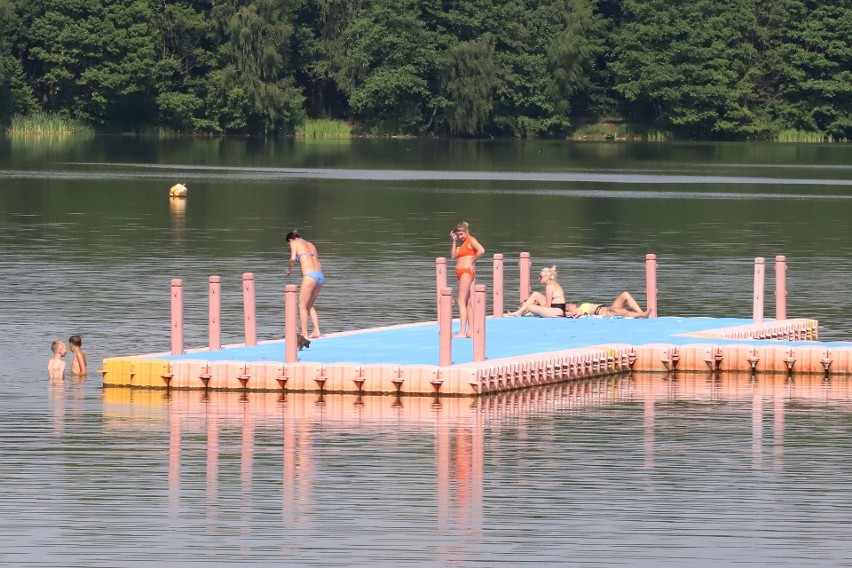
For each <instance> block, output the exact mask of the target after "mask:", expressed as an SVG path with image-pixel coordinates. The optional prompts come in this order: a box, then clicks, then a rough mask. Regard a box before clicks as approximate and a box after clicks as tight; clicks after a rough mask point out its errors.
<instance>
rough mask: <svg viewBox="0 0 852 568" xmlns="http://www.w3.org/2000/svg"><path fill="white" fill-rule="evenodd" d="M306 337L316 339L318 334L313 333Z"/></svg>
mask: <svg viewBox="0 0 852 568" xmlns="http://www.w3.org/2000/svg"><path fill="white" fill-rule="evenodd" d="M308 337H310V338H311V339H316V338H317V337H320V332H318V331H315V332H313V333H312V334H310V335H309V336H308Z"/></svg>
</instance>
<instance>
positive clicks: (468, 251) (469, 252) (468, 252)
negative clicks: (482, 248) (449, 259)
mask: <svg viewBox="0 0 852 568" xmlns="http://www.w3.org/2000/svg"><path fill="white" fill-rule="evenodd" d="M456 256H476V251H475V250H474V248H473V245H471V244H470V239H465V241H464V242H463V243H462V244H461V246H460V247H459V250H458V251H457V252H456Z"/></svg>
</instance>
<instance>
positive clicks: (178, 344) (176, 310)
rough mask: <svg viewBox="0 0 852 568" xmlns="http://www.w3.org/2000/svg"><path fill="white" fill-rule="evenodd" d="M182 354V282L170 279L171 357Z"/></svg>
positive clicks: (177, 279)
mask: <svg viewBox="0 0 852 568" xmlns="http://www.w3.org/2000/svg"><path fill="white" fill-rule="evenodd" d="M182 354H183V280H181V279H180V278H172V355H182Z"/></svg>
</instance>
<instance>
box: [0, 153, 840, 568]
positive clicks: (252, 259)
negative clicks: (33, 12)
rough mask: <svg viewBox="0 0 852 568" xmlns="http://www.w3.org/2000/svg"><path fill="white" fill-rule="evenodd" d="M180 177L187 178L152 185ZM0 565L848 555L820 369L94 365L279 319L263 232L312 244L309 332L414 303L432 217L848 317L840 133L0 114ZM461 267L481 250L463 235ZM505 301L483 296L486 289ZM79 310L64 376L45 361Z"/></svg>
mask: <svg viewBox="0 0 852 568" xmlns="http://www.w3.org/2000/svg"><path fill="white" fill-rule="evenodd" d="M176 182H184V183H186V184H187V185H188V186H189V188H190V193H189V198H188V199H187V200H186V201H185V202H180V203H178V204H173V203H170V202H169V200H168V198H167V192H168V188H169V187H170V186H171V185H172V184H174V183H176ZM0 219H2V224H0V276H2V278H0V337H3V344H2V347H0V358H2V364H0V535H2V538H0V563H2V564H4V565H20V566H148V565H152V564H154V563H162V564H165V565H170V566H178V565H190V564H198V563H212V564H222V565H225V564H228V565H232V564H236V563H240V564H242V563H246V564H248V563H252V564H262V565H273V564H274V565H293V566H296V565H324V566H327V565H348V566H368V565H369V566H376V565H411V566H426V565H442V564H451V563H471V564H474V563H475V564H478V565H485V566H488V565H493V564H497V563H509V564H527V563H538V564H544V565H548V564H567V563H575V564H578V565H584V566H614V565H630V566H636V565H646V566H654V565H661V564H669V565H684V564H687V563H689V564H691V565H697V566H718V565H732V564H754V565H772V566H780V565H786V566H828V565H837V566H841V565H850V564H852V542H850V541H849V539H848V536H847V535H848V524H849V522H850V521H852V500H851V499H850V498H849V493H850V490H852V473H850V468H849V458H848V456H849V453H850V446H852V419H851V418H852V417H850V405H852V384H850V381H849V380H848V379H846V378H833V379H832V380H831V381H823V380H821V379H819V378H808V377H797V378H796V379H795V380H792V381H788V380H786V379H785V378H783V377H782V378H778V377H771V376H758V377H756V378H755V379H751V378H749V377H742V376H728V375H723V376H720V377H714V376H711V375H707V376H704V375H680V376H672V377H664V376H661V375H654V376H647V375H637V376H635V377H627V376H625V377H617V378H612V379H610V380H606V381H590V382H584V383H580V384H573V385H564V386H559V387H554V388H549V389H542V390H536V391H530V392H525V393H517V394H512V395H505V396H501V397H497V398H485V399H482V400H468V399H465V400H455V399H451V400H441V401H434V400H431V399H420V398H416V399H401V400H397V399H395V398H393V397H379V398H365V399H357V398H355V397H342V396H338V397H325V398H320V397H317V396H313V395H311V396H304V395H288V396H279V395H275V394H258V393H249V394H247V395H240V394H236V393H228V394H215V393H211V394H209V395H205V394H204V393H201V392H190V393H173V394H171V395H168V394H166V393H159V392H157V393H153V392H129V391H125V390H122V389H108V390H106V391H105V390H103V389H102V388H101V383H100V376H99V375H98V374H97V372H95V371H96V370H97V369H99V368H100V363H101V361H102V360H103V358H104V357H111V356H118V355H132V354H139V353H150V352H159V351H165V350H168V348H169V338H168V333H169V281H170V279H171V278H182V279H183V280H184V288H185V332H186V345H187V347H189V348H191V347H201V346H203V345H205V344H206V333H207V313H206V290H207V278H208V276H209V275H213V274H217V275H221V276H222V287H223V292H222V311H223V313H222V321H223V329H222V331H223V338H222V339H223V343H237V342H241V341H242V328H241V326H242V299H241V293H240V290H241V288H240V279H241V275H242V274H243V273H244V272H253V273H254V274H255V278H256V282H257V295H258V298H257V311H258V312H257V323H258V338H259V339H260V340H264V339H276V338H279V337H280V336H281V335H282V334H283V286H284V285H285V284H287V283H297V280H296V279H295V278H293V279H291V280H289V281H288V280H287V279H286V278H285V276H284V270H285V268H286V262H287V258H288V249H287V246H286V243H285V242H284V239H283V237H284V234H285V233H286V232H287V231H288V230H289V229H292V228H299V229H301V230H302V232H303V234H304V235H305V236H306V237H307V238H309V239H310V240H312V241H314V242H315V243H316V244H317V245H318V247H319V250H320V254H321V258H322V263H323V269H324V270H325V272H326V276H327V284H326V286H325V287H324V289H323V291H322V294H321V296H320V299H319V301H318V304H317V307H318V309H319V311H320V318H321V323H322V327H323V331H324V332H327V333H329V332H337V331H345V330H351V329H358V328H364V327H372V326H379V325H388V324H395V323H407V322H417V321H423V320H426V319H431V318H432V317H434V310H435V308H434V259H435V257H437V256H447V255H448V253H449V250H448V249H449V240H448V238H447V235H448V232H449V230H450V228H451V227H452V226H453V225H454V224H455V223H456V222H457V221H459V220H462V219H465V220H468V221H469V222H470V223H471V226H472V232H473V234H474V235H476V236H477V237H478V238H479V239H480V241H481V242H482V243H483V244H484V245H485V246H486V248H487V249H488V253H487V258H490V255H491V254H492V253H496V252H501V253H503V254H504V255H505V256H506V259H507V267H506V280H507V284H506V285H507V299H510V298H512V293H511V290H513V289H514V290H516V289H517V267H516V262H515V259H517V257H518V254H519V253H520V252H521V251H528V252H530V253H531V254H532V257H533V267H534V270H537V269H538V268H540V267H543V266H549V265H551V264H555V265H557V267H558V269H559V279H560V281H561V282H562V284H563V286H564V288H565V290H566V292H567V294H568V295H569V296H570V297H571V298H572V299H577V300H590V301H608V300H611V299H612V298H613V297H615V295H616V294H617V293H618V292H620V291H621V290H624V289H627V290H630V291H631V292H633V293H634V294H635V295H636V297H637V298H638V299H639V300H640V303H644V300H645V294H644V278H645V274H644V257H645V254H646V253H655V254H657V256H658V263H659V270H658V288H659V313H660V314H661V315H684V316H721V315H725V316H738V317H750V315H751V313H752V292H753V289H752V279H753V272H754V268H753V266H754V264H753V263H754V258H755V257H757V256H762V257H765V258H766V259H767V270H766V275H767V290H766V294H767V302H766V315H767V317H772V316H773V314H774V288H773V280H774V258H775V256H776V255H786V256H787V264H788V267H789V268H788V273H787V288H788V290H789V297H788V308H787V311H788V315H789V316H790V317H813V318H817V319H819V320H820V324H821V329H820V333H821V338H822V339H826V340H850V339H852V310H850V309H849V308H848V307H847V302H844V301H843V300H842V299H841V298H842V295H841V291H842V290H841V288H844V287H845V286H846V285H848V283H849V282H850V281H852V251H850V248H849V242H850V234H852V231H850V219H852V146H849V145H846V146H840V145H831V146H829V145H770V144H766V145H762V144H626V143H581V144H577V143H565V142H541V141H530V142H522V141H494V142H473V141H432V140H427V141H424V140H387V141H377V140H355V141H345V142H309V141H294V140H277V141H264V140H243V139H223V140H206V139H197V140H196V139H188V140H183V139H181V140H164V141H158V140H148V139H137V138H122V137H96V138H93V139H91V140H88V141H54V142H22V141H18V140H9V139H3V138H0ZM480 264H481V266H480V275H481V282H482V283H485V284H486V285H490V279H489V275H488V274H487V272H488V270H487V268H488V266H489V265H490V262H482V261H481V262H480ZM509 305H511V304H509ZM71 334H80V335H82V336H83V340H84V347H85V349H86V351H87V353H88V358H89V363H90V368H91V369H92V370H91V371H90V373H89V376H88V377H87V379H86V380H83V381H80V380H72V379H71V378H70V377H68V378H66V380H65V381H63V382H58V383H51V382H49V381H48V380H47V379H46V369H45V367H46V364H47V361H48V359H49V358H50V355H51V354H50V343H51V341H52V340H53V339H56V338H63V339H67V338H68V336H69V335H71Z"/></svg>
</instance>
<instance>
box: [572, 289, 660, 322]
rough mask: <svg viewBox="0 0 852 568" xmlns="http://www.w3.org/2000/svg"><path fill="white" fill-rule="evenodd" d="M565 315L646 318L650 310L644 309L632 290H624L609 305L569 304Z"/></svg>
mask: <svg viewBox="0 0 852 568" xmlns="http://www.w3.org/2000/svg"><path fill="white" fill-rule="evenodd" d="M565 315H566V316H568V317H577V316H583V315H589V316H622V317H626V318H646V317H648V312H645V311H642V308H641V307H639V304H638V302H636V300H635V299H634V298H633V296H632V295H631V294H630V292H626V291H625V292H622V293H621V294H619V296H618V298H616V299H615V301H613V302H612V304H610V305H609V306H607V305H604V304H591V303H583V304H580V305H579V306H578V305H577V304H568V305H566V306H565Z"/></svg>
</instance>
